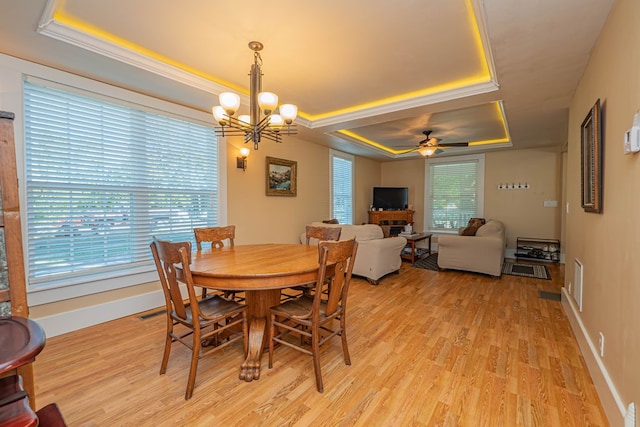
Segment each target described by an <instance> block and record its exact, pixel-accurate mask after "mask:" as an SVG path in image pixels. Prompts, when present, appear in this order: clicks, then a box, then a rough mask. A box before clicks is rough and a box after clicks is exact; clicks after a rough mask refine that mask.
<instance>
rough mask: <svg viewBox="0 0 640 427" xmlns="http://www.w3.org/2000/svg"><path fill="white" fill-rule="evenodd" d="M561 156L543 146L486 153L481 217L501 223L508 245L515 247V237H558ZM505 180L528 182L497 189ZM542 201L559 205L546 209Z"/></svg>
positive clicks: (509, 181)
mask: <svg viewBox="0 0 640 427" xmlns="http://www.w3.org/2000/svg"><path fill="white" fill-rule="evenodd" d="M561 159H562V157H561V155H560V153H559V152H556V151H547V150H544V149H538V150H515V151H498V152H492V153H487V155H486V157H485V194H484V216H485V218H494V219H499V220H501V221H502V222H504V224H505V227H506V231H507V247H508V248H512V249H515V247H516V239H517V238H518V237H537V238H546V239H559V238H560V211H561V209H562V208H561V206H562V204H561V203H562V201H561V191H560V184H559V183H560V177H561V173H560V172H561V165H562V162H561ZM507 183H509V184H514V183H515V185H518V184H525V183H527V184H529V189H525V190H522V189H520V190H499V189H498V186H499V185H500V184H503V185H504V184H507ZM545 200H548V201H556V202H557V204H558V207H556V208H545V207H544V201H545Z"/></svg>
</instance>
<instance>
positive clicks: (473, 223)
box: [460, 218, 486, 236]
mask: <svg viewBox="0 0 640 427" xmlns="http://www.w3.org/2000/svg"><path fill="white" fill-rule="evenodd" d="M485 223H486V220H485V219H484V218H471V219H470V220H469V223H468V224H467V227H466V228H465V229H464V230H462V232H461V233H460V235H461V236H475V235H476V231H478V228H480V227H482V226H483V225H484V224H485Z"/></svg>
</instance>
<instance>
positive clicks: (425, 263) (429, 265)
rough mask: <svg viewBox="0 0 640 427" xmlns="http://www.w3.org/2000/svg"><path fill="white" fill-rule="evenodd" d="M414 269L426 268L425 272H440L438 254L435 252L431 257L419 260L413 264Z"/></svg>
mask: <svg viewBox="0 0 640 427" xmlns="http://www.w3.org/2000/svg"><path fill="white" fill-rule="evenodd" d="M413 267H417V268H424V269H425V270H434V271H438V270H439V268H438V253H437V252H434V253H432V254H431V255H429V256H426V257H424V258H422V259H419V260H418V261H416V262H415V263H414V264H413Z"/></svg>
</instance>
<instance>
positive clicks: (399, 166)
mask: <svg viewBox="0 0 640 427" xmlns="http://www.w3.org/2000/svg"><path fill="white" fill-rule="evenodd" d="M382 185H383V186H385V187H408V188H409V204H410V205H413V210H414V211H415V213H414V215H413V229H414V230H417V231H423V230H424V160H423V159H415V160H401V161H394V162H385V163H383V164H382Z"/></svg>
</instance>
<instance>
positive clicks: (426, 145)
mask: <svg viewBox="0 0 640 427" xmlns="http://www.w3.org/2000/svg"><path fill="white" fill-rule="evenodd" d="M422 133H423V134H424V136H425V139H423V140H422V141H420V142H419V143H418V146H417V147H415V148H412V149H410V150H407V151H405V152H404V153H403V154H406V153H411V152H413V151H417V152H419V153H420V155H422V156H424V157H429V156H432V155H434V154H439V153H442V150H441V149H440V148H441V147H442V148H446V147H468V146H469V143H468V142H448V143H447V142H445V143H442V144H441V143H440V139H439V138H436V137H433V136H431V130H425V131H422Z"/></svg>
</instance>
